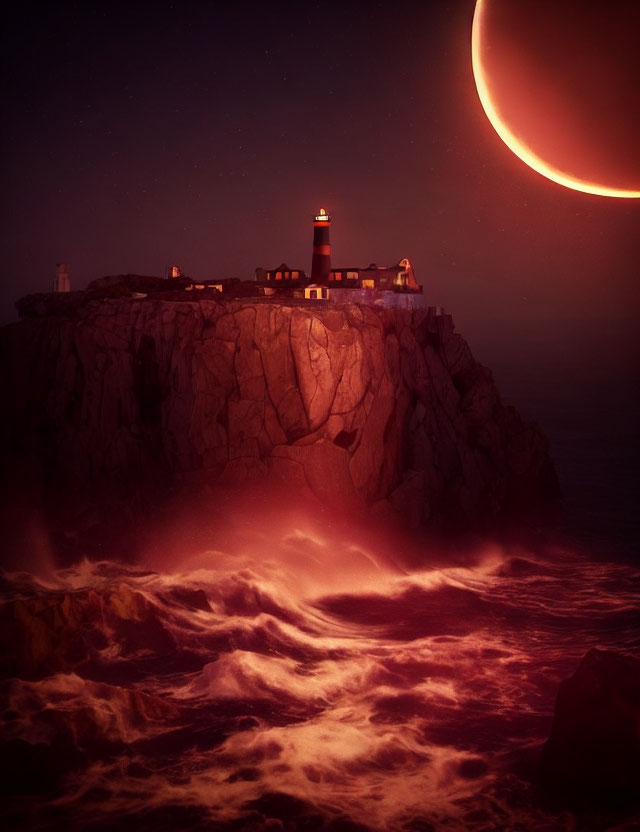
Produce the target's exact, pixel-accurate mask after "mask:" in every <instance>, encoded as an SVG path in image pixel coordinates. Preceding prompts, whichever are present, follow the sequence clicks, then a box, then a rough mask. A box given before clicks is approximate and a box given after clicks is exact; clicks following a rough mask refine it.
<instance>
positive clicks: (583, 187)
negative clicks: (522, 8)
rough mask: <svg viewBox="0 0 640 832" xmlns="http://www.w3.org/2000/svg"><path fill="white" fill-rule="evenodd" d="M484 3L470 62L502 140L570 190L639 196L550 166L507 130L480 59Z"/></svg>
mask: <svg viewBox="0 0 640 832" xmlns="http://www.w3.org/2000/svg"><path fill="white" fill-rule="evenodd" d="M485 7H486V0H477V2H476V7H475V12H474V15H473V25H472V29H471V63H472V67H473V76H474V78H475V82H476V88H477V90H478V96H479V98H480V103H481V104H482V107H483V109H484V111H485V113H486V115H487V118H488V119H489V121H490V122H491V125H492V126H493V128H494V130H495V131H496V133H497V134H498V135H499V136H500V138H501V139H502V141H503V142H504V143H505V144H506V145H507V147H508V148H509V149H510V150H512V151H513V152H514V153H515V155H516V156H518V157H519V158H520V159H522V161H523V162H525V163H526V164H527V165H529V167H530V168H532V169H533V170H535V171H537V172H538V173H540V174H542V176H546V177H547V179H551V180H552V181H553V182H557V183H558V184H559V185H564V186H565V188H572V189H573V190H574V191H584V193H587V194H597V195H598V196H613V197H626V198H638V197H640V191H633V190H625V189H622V188H610V187H607V186H606V185H600V184H598V183H597V182H589V181H587V180H586V179H579V178H577V177H575V176H571V175H570V174H569V173H566V172H564V171H561V170H559V169H558V168H556V167H553V166H552V165H550V164H549V163H548V162H546V161H545V160H544V159H543V158H541V157H540V156H538V155H537V154H536V153H535V152H534V151H533V150H532V149H531V148H530V147H529V146H528V144H527V142H526V140H525V139H524V138H523V137H522V136H517V135H516V134H515V133H514V132H513V131H512V130H511V128H510V127H509V125H508V124H507V123H506V120H505V119H504V117H503V116H502V115H501V113H500V109H499V107H498V105H497V104H496V102H495V101H494V100H493V97H492V94H491V88H490V85H489V82H488V80H487V74H488V73H487V70H486V67H485V65H484V62H483V57H482V56H483V49H484V38H483V34H484V33H483V29H484V25H485Z"/></svg>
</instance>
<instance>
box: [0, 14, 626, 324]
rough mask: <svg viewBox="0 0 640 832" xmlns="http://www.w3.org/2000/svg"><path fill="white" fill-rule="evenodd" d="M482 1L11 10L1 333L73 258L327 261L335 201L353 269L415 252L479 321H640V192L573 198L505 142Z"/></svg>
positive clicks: (436, 295) (430, 287) (204, 270)
mask: <svg viewBox="0 0 640 832" xmlns="http://www.w3.org/2000/svg"><path fill="white" fill-rule="evenodd" d="M473 5H474V4H473V2H470V0H455V2H446V0H439V2H437V3H435V2H434V3H427V2H420V3H418V2H400V3H386V2H382V3H370V4H364V3H363V4H356V3H348V2H347V3H344V4H337V3H331V2H316V3H292V4H285V3H263V4H258V3H213V2H210V3H205V2H202V3H193V2H191V3H175V4H172V3H165V2H158V3H146V4H145V3H136V4H121V3H96V2H94V3H86V4H85V3H54V4H48V5H42V6H40V5H37V4H30V3H24V4H14V6H13V8H12V9H11V10H10V11H9V12H8V19H7V21H6V23H7V25H6V27H5V29H6V31H5V34H4V44H3V57H4V62H5V71H4V76H5V120H4V130H3V140H4V158H5V162H6V184H5V186H4V196H5V212H6V215H7V221H6V222H5V224H4V234H5V240H4V251H5V255H4V269H3V282H4V283H5V285H4V286H3V289H2V313H3V320H7V319H9V318H11V317H12V316H13V314H14V313H13V311H12V304H13V302H14V301H15V299H16V298H17V297H20V296H21V295H23V294H26V293H28V292H33V291H39V290H40V291H41V290H48V288H49V286H50V281H51V279H52V276H53V274H54V270H55V263H56V262H57V261H65V262H68V264H69V271H70V274H71V279H72V288H82V287H83V286H85V285H86V284H87V282H88V281H89V280H92V279H94V278H96V277H99V276H102V275H104V274H114V273H126V272H135V273H142V274H158V275H159V274H163V273H164V270H165V268H166V266H167V265H168V264H169V263H173V262H176V263H179V264H180V265H181V266H182V267H183V270H184V271H185V272H186V273H188V274H190V275H191V276H193V277H196V278H211V277H216V278H221V277H230V276H238V277H242V278H247V279H250V278H252V277H253V274H254V269H255V267H256V266H259V265H260V266H266V267H272V266H275V265H277V264H278V263H280V262H281V261H283V260H284V261H286V262H287V263H289V265H290V266H292V267H301V268H306V269H308V268H309V265H310V256H311V248H310V243H311V223H310V217H311V215H312V213H313V212H314V211H315V210H317V208H318V207H319V206H321V205H322V206H324V207H326V208H328V209H329V210H331V211H332V213H333V215H334V225H333V229H332V231H333V234H332V242H333V261H334V264H335V265H337V266H339V265H346V266H349V265H367V264H369V263H370V262H377V263H379V264H388V263H391V262H397V261H398V259H399V258H401V257H403V256H407V257H409V258H410V259H411V260H412V261H413V262H414V265H415V269H416V273H417V276H418V279H419V280H420V281H421V282H422V283H423V284H424V287H425V292H426V293H427V295H428V298H429V300H430V301H433V303H440V304H444V305H445V306H447V307H450V308H451V309H452V311H453V312H454V313H456V315H457V320H458V321H459V324H460V323H465V322H466V321H467V320H472V319H473V317H474V314H475V313H476V312H477V310H478V308H481V309H482V310H483V312H484V313H485V314H486V315H489V316H490V317H496V316H499V317H507V318H509V319H514V318H515V319H522V320H523V321H524V322H525V323H526V324H527V325H530V324H531V325H537V323H538V322H539V321H540V319H541V318H545V317H547V316H548V311H549V309H553V310H554V313H555V315H556V316H559V317H560V318H562V319H565V318H566V317H567V316H570V317H573V316H575V315H577V316H578V317H589V318H594V317H598V316H600V315H601V314H603V313H604V314H606V315H616V316H617V315H620V314H623V315H626V314H627V313H628V311H629V310H630V307H632V306H633V305H635V304H636V303H637V299H638V294H637V279H636V274H635V272H636V263H635V262H634V261H635V259H636V258H635V256H634V255H635V251H634V249H633V233H634V231H635V228H636V226H637V210H638V205H637V200H611V199H605V198H599V197H593V196H589V195H585V194H580V193H573V192H569V191H567V190H566V189H563V188H562V187H560V186H557V185H555V184H553V183H550V182H548V181H546V180H544V179H542V178H541V177H540V176H538V175H537V174H535V173H534V172H532V171H530V170H529V169H527V168H526V167H525V166H524V165H523V164H522V163H521V162H520V161H519V160H518V159H516V158H515V157H513V155H512V154H511V153H510V152H509V151H508V150H507V148H505V146H504V145H503V144H502V142H501V141H500V140H499V138H498V137H497V135H496V134H495V133H494V131H493V130H492V128H491V126H490V125H489V124H488V122H487V120H486V117H485V116H484V113H483V111H482V108H481V106H480V103H479V101H478V99H477V95H476V92H475V86H474V82H473V76H472V72H471V65H470V45H469V40H470V26H471V19H472V14H473ZM556 5H557V4H556ZM569 5H573V6H575V5H576V4H575V3H573V4H571V3H569ZM523 8H525V9H527V8H529V9H531V4H527V3H525V4H524V6H523ZM534 28H535V27H534ZM592 28H593V27H592ZM556 46H557V44H556ZM574 88H575V89H576V95H578V94H580V88H579V85H576V84H574ZM596 121H597V119H596ZM592 132H593V134H594V135H595V134H597V133H598V125H597V123H595V124H594V125H593V131H592ZM585 141H588V136H586V135H585ZM619 155H620V152H619V150H618V152H617V153H613V154H612V156H619ZM627 155H628V154H627Z"/></svg>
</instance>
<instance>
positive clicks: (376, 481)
mask: <svg viewBox="0 0 640 832" xmlns="http://www.w3.org/2000/svg"><path fill="white" fill-rule="evenodd" d="M50 297H52V296H50ZM23 305H24V304H23ZM25 308H28V309H29V316H28V317H26V318H25V319H24V320H22V321H20V322H18V323H15V324H10V325H9V326H6V327H4V329H3V330H2V332H1V334H0V350H1V357H2V389H3V392H4V400H5V402H6V404H7V407H6V408H5V410H4V414H3V415H4V420H5V424H4V425H3V426H2V439H3V444H4V445H5V456H6V458H7V465H5V472H6V473H7V479H6V483H5V485H6V487H7V488H8V489H9V490H12V489H15V488H17V487H18V486H19V483H20V482H26V483H27V484H28V487H29V488H30V489H31V490H32V491H34V490H35V491H37V493H38V495H39V497H38V499H40V500H41V501H42V504H43V505H48V506H50V505H55V506H56V509H55V513H56V516H58V517H61V518H62V517H63V515H64V514H65V512H66V514H67V516H71V514H70V513H72V512H73V511H75V512H76V516H80V514H81V513H82V512H84V515H85V517H86V516H88V514H91V511H93V514H92V515H91V516H92V517H93V518H94V519H93V520H92V521H91V522H92V523H93V524H94V526H95V525H96V524H98V526H99V525H100V522H101V520H104V517H102V518H101V517H100V516H96V512H97V515H100V512H101V511H103V512H104V511H105V510H106V509H105V507H106V506H111V507H113V506H114V505H123V504H126V505H127V507H128V509H129V510H130V511H133V512H134V513H135V512H137V511H140V512H141V511H143V509H144V507H145V506H146V507H147V508H148V507H149V506H153V505H157V504H158V501H161V500H162V499H163V495H165V494H166V493H167V492H168V491H170V490H171V489H174V490H175V489H179V488H182V487H184V486H185V485H186V484H189V483H195V482H197V483H199V484H208V485H213V486H221V487H229V486H233V485H239V486H242V485H243V484H246V483H249V482H255V481H266V482H268V483H273V484H281V485H284V486H286V488H287V489H289V490H290V491H291V492H292V493H293V492H295V493H298V494H304V493H312V494H313V495H315V497H316V498H318V499H319V500H320V501H321V502H322V503H323V504H325V505H328V506H342V507H344V506H347V507H360V508H368V509H372V510H374V511H375V512H377V513H385V512H386V513H390V514H396V515H399V516H402V517H403V518H405V520H406V522H407V523H408V524H410V525H412V526H418V525H439V524H445V525H446V524H449V525H456V526H464V525H468V524H469V523H474V522H477V521H478V520H484V519H486V518H491V517H495V516H497V515H499V514H501V513H504V512H511V511H514V510H518V509H520V508H522V507H525V506H530V505H533V504H535V503H539V502H540V501H541V500H542V499H545V498H547V497H548V496H549V495H550V494H552V493H553V492H554V489H555V484H556V480H555V474H554V471H553V466H552V463H551V461H550V458H549V455H548V450H547V443H546V441H545V439H544V437H543V436H542V435H541V434H540V432H539V431H538V430H537V428H536V427H535V426H532V425H528V424H525V423H524V422H523V421H522V420H521V419H520V417H519V415H518V414H517V412H516V411H515V410H514V409H513V408H511V407H506V406H504V405H503V404H502V402H501V400H500V397H499V394H498V391H497V389H496V387H495V385H494V383H493V380H492V376H491V373H490V371H489V370H488V369H486V368H485V367H483V366H482V365H480V364H479V363H478V362H476V361H475V360H474V358H473V356H472V354H471V351H470V349H469V347H468V346H467V344H466V342H465V341H464V339H463V338H462V337H461V336H460V335H459V334H457V333H456V332H455V331H454V326H453V322H452V319H451V317H450V316H447V315H436V314H435V312H434V311H433V310H431V311H429V310H426V309H425V310H414V311H409V310H399V309H388V308H375V307H362V306H358V305H355V304H335V305H334V304H325V303H319V302H313V301H310V302H307V301H289V300H284V299H255V298H244V299H238V300H224V301H223V300H201V301H199V302H184V301H182V302H173V301H170V300H160V299H157V297H156V298H153V297H149V298H146V299H140V300H135V299H131V298H108V299H103V300H95V299H90V300H89V302H86V303H83V304H79V305H77V304H76V305H73V307H72V311H69V310H67V309H66V307H64V305H63V306H60V305H59V304H58V305H57V306H55V307H51V306H49V305H48V304H47V302H46V298H45V299H44V300H43V299H42V298H41V299H40V303H38V304H33V303H32V304H27V305H26V307H25ZM70 309H71V307H70ZM90 506H93V507H94V508H93V509H91V511H90V509H89V507H90ZM96 507H97V508H96ZM61 522H63V521H62V520H61ZM66 522H67V524H68V525H69V524H70V523H71V525H73V523H72V521H71V520H67V521H66ZM87 522H88V521H87ZM111 525H113V524H111Z"/></svg>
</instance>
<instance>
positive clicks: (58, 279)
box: [53, 263, 71, 292]
mask: <svg viewBox="0 0 640 832" xmlns="http://www.w3.org/2000/svg"><path fill="white" fill-rule="evenodd" d="M53 291H54V292H70V291H71V283H70V281H69V272H68V271H67V264H66V263H56V276H55V277H54V279H53Z"/></svg>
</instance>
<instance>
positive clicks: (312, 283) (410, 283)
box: [256, 208, 424, 307]
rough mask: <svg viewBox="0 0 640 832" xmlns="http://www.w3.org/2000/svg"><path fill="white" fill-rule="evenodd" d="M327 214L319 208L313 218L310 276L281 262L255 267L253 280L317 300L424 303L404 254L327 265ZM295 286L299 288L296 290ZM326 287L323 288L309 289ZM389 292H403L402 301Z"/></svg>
mask: <svg viewBox="0 0 640 832" xmlns="http://www.w3.org/2000/svg"><path fill="white" fill-rule="evenodd" d="M330 228H331V216H330V215H329V214H328V213H327V212H326V211H325V210H324V208H321V209H320V211H319V212H318V214H316V215H315V216H314V218H313V256H312V261H311V277H310V278H307V276H306V274H305V272H304V270H302V269H291V268H289V266H287V264H286V263H281V264H280V265H279V266H278V267H277V268H275V269H263V268H257V269H256V281H257V282H258V283H259V284H260V285H262V286H264V287H265V290H269V291H268V293H269V294H273V292H272V291H270V290H273V289H276V293H277V290H280V289H285V288H287V289H290V288H293V289H294V296H296V295H299V296H300V297H305V298H313V299H318V300H321V299H323V300H326V299H331V300H334V301H355V302H357V303H377V304H379V305H384V306H387V305H388V306H407V307H413V306H424V301H423V298H422V286H420V284H419V283H418V281H417V280H416V276H415V273H414V270H413V266H412V265H411V263H410V262H409V260H408V258H406V257H404V258H402V260H400V261H399V262H398V263H397V264H394V265H392V266H378V265H376V264H375V263H371V264H370V265H369V266H366V267H364V268H361V267H359V266H349V267H344V266H343V267H340V268H334V267H332V265H331V239H330V236H329V235H330ZM296 287H299V289H297V290H296ZM319 287H323V288H324V287H326V289H327V291H322V292H320V291H313V292H311V291H309V290H310V289H311V288H313V289H314V290H315V289H318V288H319ZM392 294H395V295H398V294H402V295H406V296H407V297H405V298H404V300H403V301H400V299H398V298H393V297H392Z"/></svg>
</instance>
